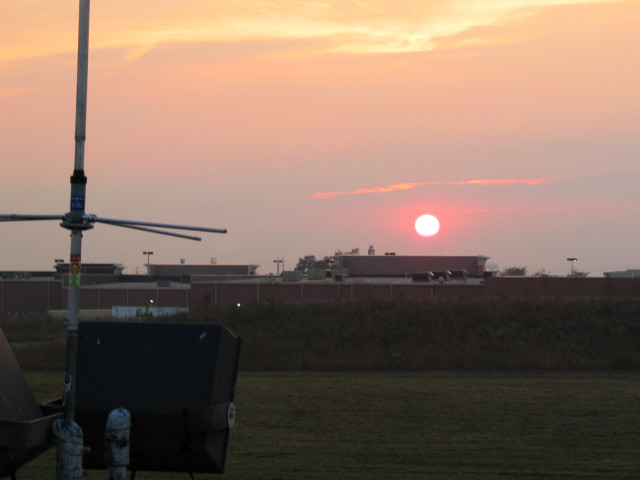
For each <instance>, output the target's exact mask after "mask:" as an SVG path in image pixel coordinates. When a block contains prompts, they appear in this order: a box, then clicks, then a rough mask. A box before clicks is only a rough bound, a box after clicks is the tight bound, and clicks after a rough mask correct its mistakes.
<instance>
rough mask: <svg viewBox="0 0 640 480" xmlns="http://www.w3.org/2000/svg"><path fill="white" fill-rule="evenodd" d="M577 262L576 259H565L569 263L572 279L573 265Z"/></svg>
mask: <svg viewBox="0 0 640 480" xmlns="http://www.w3.org/2000/svg"><path fill="white" fill-rule="evenodd" d="M577 261H578V259H577V258H574V257H570V258H567V262H571V276H572V277H573V276H574V275H575V274H574V271H573V265H574V264H575V263H576V262H577Z"/></svg>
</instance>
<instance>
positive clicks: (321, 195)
mask: <svg viewBox="0 0 640 480" xmlns="http://www.w3.org/2000/svg"><path fill="white" fill-rule="evenodd" d="M560 180H561V178H560V177H539V178H488V179H487V178H485V179H480V180H458V181H448V182H406V183H396V184H393V185H387V186H386V187H372V188H358V189H356V190H349V191H346V192H316V193H314V194H313V195H311V196H310V197H309V198H311V199H314V200H324V199H327V198H331V197H336V196H340V195H361V194H366V193H389V192H395V191H398V190H411V189H413V188H418V187H423V186H426V185H515V184H523V185H542V184H546V183H552V182H557V181H560Z"/></svg>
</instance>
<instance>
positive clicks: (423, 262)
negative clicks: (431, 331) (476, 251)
mask: <svg viewBox="0 0 640 480" xmlns="http://www.w3.org/2000/svg"><path fill="white" fill-rule="evenodd" d="M333 259H334V268H335V270H336V271H337V272H338V273H340V272H341V271H342V270H343V269H344V270H346V273H347V275H349V276H351V277H382V276H387V277H403V276H406V277H409V278H410V277H411V275H412V274H414V273H419V272H441V271H445V270H450V271H461V270H466V271H467V273H468V274H469V275H470V276H472V277H482V275H483V273H484V269H485V264H486V262H487V260H488V257H484V256H481V255H480V256H407V255H337V256H335V257H333Z"/></svg>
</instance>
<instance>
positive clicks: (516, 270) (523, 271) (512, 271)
mask: <svg viewBox="0 0 640 480" xmlns="http://www.w3.org/2000/svg"><path fill="white" fill-rule="evenodd" d="M526 275H527V267H507V268H505V269H504V270H501V271H500V276H501V277H524V276H526Z"/></svg>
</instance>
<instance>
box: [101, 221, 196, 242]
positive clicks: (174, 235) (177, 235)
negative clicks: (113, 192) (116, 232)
mask: <svg viewBox="0 0 640 480" xmlns="http://www.w3.org/2000/svg"><path fill="white" fill-rule="evenodd" d="M96 222H99V223H105V224H107V225H113V226H114V227H123V228H131V229H132V230H142V231H144V232H151V233H159V234H160V235H168V236H170V237H178V238H186V239H187V240H195V241H197V242H199V241H201V240H202V239H201V238H200V237H194V236H191V235H183V234H181V233H175V232H167V231H165V230H158V229H155V228H148V227H141V226H139V225H129V224H123V223H117V222H102V221H101V220H96Z"/></svg>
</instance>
